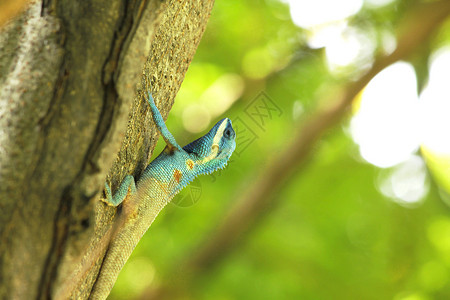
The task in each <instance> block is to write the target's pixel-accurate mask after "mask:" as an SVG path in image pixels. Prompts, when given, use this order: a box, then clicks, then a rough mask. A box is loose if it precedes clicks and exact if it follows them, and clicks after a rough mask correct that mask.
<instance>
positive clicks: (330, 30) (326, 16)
mask: <svg viewBox="0 0 450 300" xmlns="http://www.w3.org/2000/svg"><path fill="white" fill-rule="evenodd" d="M286 2H287V3H288V4H289V6H290V12H291V17H292V20H293V22H294V23H295V24H296V25H298V26H300V27H302V28H304V29H306V42H307V44H308V46H309V47H311V48H322V47H325V54H326V59H327V65H328V68H329V70H330V72H332V73H340V72H342V71H348V70H345V67H348V66H350V65H358V66H359V67H358V68H356V70H361V69H363V68H364V65H367V64H368V63H370V62H371V61H372V56H373V52H374V49H375V46H374V42H373V41H372V39H371V38H369V36H368V32H362V31H361V30H357V29H356V28H355V27H352V26H349V25H348V22H347V18H348V17H350V16H352V15H354V14H356V13H357V12H358V11H359V10H360V9H361V7H362V4H363V1H362V0H351V1H343V2H342V1H333V0H320V1H303V0H302V1H296V0H289V1H286ZM324 8H326V9H324ZM361 66H363V67H361Z"/></svg>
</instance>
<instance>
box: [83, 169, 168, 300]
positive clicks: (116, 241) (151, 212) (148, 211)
mask: <svg viewBox="0 0 450 300" xmlns="http://www.w3.org/2000/svg"><path fill="white" fill-rule="evenodd" d="M169 200H170V198H168V196H167V193H166V192H165V191H163V190H162V189H161V188H160V185H159V184H158V183H157V181H156V180H155V179H153V178H150V179H148V180H145V181H144V182H142V183H141V184H140V186H139V189H138V190H137V192H136V193H135V194H133V195H132V197H130V199H128V201H124V202H123V209H122V214H121V216H120V220H118V221H119V222H118V223H117V224H119V226H117V227H116V230H115V232H114V233H113V234H112V237H111V242H110V243H109V246H108V250H107V252H106V256H105V259H104V260H103V263H102V267H101V269H100V273H99V275H98V277H97V281H96V282H95V284H94V288H93V290H92V292H91V295H90V297H89V299H92V300H103V299H106V298H107V297H108V295H109V293H110V292H111V290H112V288H113V286H114V283H115V282H116V280H117V277H118V276H119V273H120V270H122V267H123V266H124V265H125V263H126V261H127V260H128V258H129V257H130V255H131V253H132V252H133V250H134V248H135V247H136V245H137V243H138V242H139V240H140V239H141V237H142V236H143V235H144V233H145V232H146V231H147V229H148V228H149V227H150V225H151V224H152V223H153V220H154V219H155V218H156V216H157V215H158V213H159V212H160V211H161V210H162V208H163V207H164V206H165V205H166V204H167V203H168V202H169ZM137 203H139V206H138V205H137ZM155 204H159V205H155Z"/></svg>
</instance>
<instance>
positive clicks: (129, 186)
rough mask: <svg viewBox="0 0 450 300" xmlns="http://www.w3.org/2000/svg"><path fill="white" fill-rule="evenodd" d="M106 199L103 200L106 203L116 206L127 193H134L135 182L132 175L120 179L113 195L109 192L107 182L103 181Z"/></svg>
mask: <svg viewBox="0 0 450 300" xmlns="http://www.w3.org/2000/svg"><path fill="white" fill-rule="evenodd" d="M105 191H106V199H104V200H103V201H104V202H105V203H107V204H108V205H112V206H118V205H119V204H120V203H122V202H123V200H124V199H125V198H126V197H127V195H128V193H130V194H131V195H132V194H134V193H136V184H135V182H134V177H133V176H132V175H127V176H125V178H124V179H123V180H122V183H121V184H120V186H119V188H118V189H117V191H116V193H115V194H114V197H113V196H112V194H111V188H110V187H109V185H108V183H106V182H105Z"/></svg>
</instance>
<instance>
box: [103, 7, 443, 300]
mask: <svg viewBox="0 0 450 300" xmlns="http://www.w3.org/2000/svg"><path fill="white" fill-rule="evenodd" d="M414 2H417V1H396V2H395V1H394V2H393V3H391V4H389V5H387V6H384V7H381V8H376V9H374V8H370V7H368V6H367V5H365V6H364V7H363V8H362V10H361V11H360V12H359V13H358V14H357V15H355V16H353V17H351V18H350V22H351V24H352V25H353V26H357V27H359V28H360V29H361V30H371V31H372V32H373V35H372V37H373V40H374V42H375V43H378V42H379V40H380V35H381V32H383V31H386V30H388V31H391V32H392V31H393V28H395V26H396V24H397V23H398V21H399V19H400V18H401V17H402V16H403V13H404V11H405V10H407V9H408V8H409V7H410V6H411V5H412V4H413V3H414ZM324 9H326V8H324ZM447 28H449V26H448V25H445V26H444V29H442V32H441V34H440V35H439V36H438V37H437V38H436V39H435V40H433V42H432V43H431V44H430V45H429V49H428V50H427V51H425V50H423V51H421V52H420V55H418V57H415V58H414V60H413V63H414V66H415V67H416V71H417V72H418V73H417V75H418V78H419V80H422V81H424V82H426V78H427V72H428V69H427V63H428V55H429V54H430V53H432V52H433V51H434V50H436V49H437V48H439V47H441V46H443V45H445V44H448V42H449V41H450V39H448V36H449V34H450V30H447ZM305 34H306V33H305V32H304V31H303V30H302V29H301V28H299V27H297V26H295V25H294V24H293V23H292V20H291V19H290V15H289V7H288V6H287V5H286V4H284V3H281V2H278V1H276V0H266V1H263V0H247V1H225V0H218V1H216V4H215V7H214V10H213V13H212V15H211V18H210V21H209V24H208V27H207V30H206V32H205V34H204V37H203V40H202V42H201V44H200V47H199V49H198V51H197V54H196V56H195V59H194V62H193V63H192V65H191V67H190V69H189V71H188V73H187V75H186V79H185V82H184V83H183V85H182V90H181V91H180V93H179V95H178V98H177V99H176V102H175V105H174V107H173V110H172V111H171V114H170V116H169V119H168V120H167V125H168V127H169V129H170V130H171V131H172V132H173V134H174V136H175V137H176V138H177V140H178V142H179V143H180V144H185V143H188V142H189V141H191V140H193V139H194V138H196V137H198V136H199V135H200V134H197V135H194V134H192V133H189V132H186V131H185V130H184V128H183V124H182V114H183V111H184V109H185V108H186V107H187V106H188V105H190V104H192V103H196V101H198V99H199V98H200V96H201V95H202V93H204V91H205V90H207V89H208V88H209V87H210V86H211V85H212V84H213V83H214V82H215V81H216V80H217V79H219V78H220V77H221V76H223V75H225V74H229V73H231V74H237V75H239V76H241V78H242V79H243V84H244V85H243V87H244V89H243V93H242V96H241V97H239V99H238V100H237V101H236V102H235V103H234V104H233V105H232V106H231V108H229V109H228V110H227V111H226V112H223V114H222V115H221V116H218V117H217V118H215V119H220V118H221V117H224V116H228V117H230V118H231V119H232V120H233V119H235V118H241V120H243V121H245V122H246V124H247V125H248V126H249V127H250V128H251V129H252V130H253V131H254V133H255V134H256V135H257V138H256V139H255V141H254V142H253V143H251V144H250V145H249V146H248V148H246V149H245V151H241V153H240V155H234V156H233V157H232V162H231V163H230V164H229V166H228V168H227V169H225V170H223V171H222V172H221V173H218V174H215V176H214V177H213V176H204V177H202V178H201V179H200V184H201V196H200V199H199V201H198V202H196V203H195V204H194V205H191V206H189V205H187V206H188V207H182V206H180V205H175V204H169V205H168V206H167V207H166V208H165V209H164V210H163V212H162V213H161V215H160V216H158V218H157V220H156V221H155V223H154V224H153V225H152V227H151V228H150V230H149V232H148V233H147V234H146V236H145V237H144V238H143V239H142V241H141V242H140V244H139V245H138V247H137V248H136V250H135V252H134V253H133V256H132V258H131V259H130V261H129V262H128V264H127V265H126V267H125V268H124V270H123V271H122V273H121V275H120V277H119V280H118V282H117V283H116V287H115V288H114V290H113V293H112V295H111V299H132V298H138V297H139V296H140V295H142V293H143V292H144V291H145V290H146V289H147V288H149V287H152V286H157V285H159V284H165V285H168V286H169V287H171V289H173V290H177V289H180V285H179V281H176V278H177V277H178V276H180V274H178V273H177V265H178V263H180V262H182V261H183V260H185V259H186V257H189V255H190V254H191V253H193V252H195V251H196V248H197V247H201V243H202V241H203V240H204V238H205V236H206V237H207V236H208V235H209V234H210V231H211V229H212V228H214V227H215V226H217V223H218V220H220V219H221V217H222V216H223V215H224V213H225V212H226V211H227V209H228V208H229V207H230V206H231V205H232V203H233V202H234V201H235V200H236V198H237V197H238V196H239V195H240V194H241V193H242V192H243V191H244V190H246V189H247V188H248V186H249V185H251V184H252V183H253V182H254V181H255V178H257V175H258V174H259V173H260V172H263V171H264V167H265V165H266V164H267V162H268V161H270V160H272V159H276V158H277V156H278V155H280V152H281V151H280V149H283V148H284V147H286V145H287V144H288V142H289V141H290V140H291V138H292V131H293V128H296V127H298V126H299V124H300V123H301V121H302V118H304V116H307V115H308V114H309V112H310V111H311V110H312V109H313V108H314V107H315V106H316V105H317V99H318V95H319V94H323V93H325V94H326V92H327V91H328V90H329V89H331V87H332V85H338V84H340V83H343V82H345V81H346V80H348V78H349V77H348V76H345V75H342V76H336V75H332V74H330V73H329V72H328V69H327V67H326V65H325V63H324V51H323V50H321V49H309V48H308V47H307V46H306V45H305V41H304V40H305V39H304V36H305ZM347 71H348V72H347V74H354V73H358V70H357V69H356V70H347ZM249 72H250V73H249ZM421 86H423V84H422V85H421ZM229 88H230V89H233V88H234V86H233V85H231V86H230V87H229ZM261 91H264V92H265V93H266V94H267V95H269V97H270V98H271V99H272V100H273V101H274V102H275V103H276V104H277V105H278V106H279V108H280V109H281V111H282V114H281V116H278V115H274V116H273V118H272V119H270V120H268V121H267V123H266V124H265V125H266V126H265V127H264V128H260V127H258V126H256V125H255V123H254V122H252V120H251V119H250V118H249V117H248V115H246V113H245V110H246V107H247V106H248V105H249V104H250V103H251V102H252V101H253V100H254V99H255V98H256V97H257V96H258V95H259V93H260V92H261ZM296 101H297V104H296V105H299V104H300V105H301V107H302V108H303V114H300V116H299V117H294V116H296V113H295V109H294V107H295V105H294V103H295V102H296ZM215 119H214V120H212V122H214V121H215ZM348 121H349V120H344V121H343V123H342V126H339V127H336V128H334V129H333V130H331V131H329V132H327V134H326V136H324V137H323V139H322V140H321V141H320V143H319V144H318V145H317V146H316V147H315V151H314V155H313V156H312V157H311V158H310V159H309V162H308V164H307V165H306V166H303V170H302V172H300V173H298V174H297V175H295V178H293V179H292V180H291V181H290V182H289V185H288V186H287V188H285V189H284V190H283V191H282V192H281V193H280V194H278V195H277V198H279V199H277V201H275V202H274V205H273V206H272V207H271V208H270V209H269V211H267V212H266V215H265V217H264V218H263V219H262V220H261V221H260V222H258V224H257V226H256V227H254V228H253V229H252V230H251V232H249V234H248V235H246V236H245V238H244V239H243V240H242V241H241V242H240V243H239V244H238V245H237V246H236V247H235V248H233V251H231V252H230V253H229V254H228V255H227V256H226V257H225V259H224V260H223V261H221V262H220V263H219V264H217V265H216V266H214V267H211V268H209V269H207V270H204V271H202V272H201V273H199V274H200V275H199V276H195V277H194V278H191V280H190V281H188V282H186V283H185V284H186V286H185V290H187V291H188V293H187V294H186V295H185V297H186V298H187V299H450V273H449V272H450V211H449V207H448V205H447V204H445V201H444V199H443V196H442V195H443V192H442V191H440V190H439V186H438V185H437V184H436V183H434V182H433V181H432V177H431V176H429V177H430V179H429V180H430V190H429V192H428V193H427V195H426V197H425V198H424V199H423V201H422V202H421V204H420V205H418V206H416V207H404V206H401V205H399V204H397V203H395V202H393V201H392V200H391V199H389V198H387V197H385V196H383V195H382V194H381V193H380V191H379V189H378V187H377V182H378V180H379V178H380V177H383V176H386V174H387V173H388V172H389V169H379V168H377V167H375V166H373V165H371V164H369V163H367V162H365V161H364V160H363V159H362V158H360V156H359V151H358V147H357V145H355V144H354V142H353V140H352V139H351V137H350V136H349V134H348V130H347V128H348ZM163 146H164V143H163V141H162V140H161V141H160V142H159V145H158V148H157V149H156V150H155V154H157V153H159V151H160V150H161V149H162V147H163ZM238 147H239V143H238ZM238 150H239V148H238ZM437 165H439V163H437ZM199 244H200V246H199ZM188 277H189V275H188ZM171 283H173V285H172V286H171Z"/></svg>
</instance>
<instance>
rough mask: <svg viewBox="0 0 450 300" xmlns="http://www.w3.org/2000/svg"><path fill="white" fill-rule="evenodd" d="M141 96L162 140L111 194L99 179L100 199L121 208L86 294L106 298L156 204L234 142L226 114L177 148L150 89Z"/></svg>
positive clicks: (220, 161) (217, 162) (218, 161)
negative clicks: (102, 195)
mask: <svg viewBox="0 0 450 300" xmlns="http://www.w3.org/2000/svg"><path fill="white" fill-rule="evenodd" d="M147 101H148V103H149V105H150V109H151V112H152V116H153V120H154V122H155V124H156V126H157V128H158V131H159V132H160V133H161V135H162V136H163V138H164V141H165V142H166V144H167V145H166V147H165V148H164V150H163V151H162V152H161V154H159V156H158V157H157V158H155V159H154V160H153V161H152V162H151V163H150V164H149V165H148V166H147V168H146V169H145V171H144V172H143V174H142V175H141V177H140V178H139V180H138V181H137V183H135V181H134V177H133V176H132V175H127V176H126V177H125V178H124V179H123V181H122V183H121V184H120V186H119V188H118V190H117V191H116V193H115V194H114V196H112V194H111V189H110V187H109V185H108V184H106V183H105V190H106V199H105V201H106V202H107V203H108V204H109V205H113V206H118V205H119V204H121V203H123V207H122V211H121V214H120V215H119V218H118V219H117V220H116V222H115V224H114V227H113V228H112V231H111V234H110V236H111V237H110V241H109V244H108V250H107V252H106V255H105V258H104V260H103V264H102V266H101V269H100V273H99V275H98V277H97V281H96V283H95V285H94V288H93V291H92V293H91V299H106V297H107V296H108V294H109V292H110V291H111V289H112V287H113V285H114V282H115V281H116V279H117V276H118V274H119V272H120V270H121V269H122V267H123V265H124V264H125V262H126V261H127V260H128V258H129V256H130V255H131V252H132V251H133V249H134V248H135V246H136V245H137V243H138V242H139V240H140V239H141V237H142V235H143V234H144V233H145V232H146V231H147V229H148V228H149V227H150V225H151V223H152V222H153V220H154V219H155V217H156V216H157V215H158V213H159V212H160V211H161V209H162V208H163V207H164V206H165V205H166V204H167V203H168V202H170V200H171V199H172V198H173V197H174V196H175V195H176V194H177V193H178V192H179V191H180V190H181V189H183V188H184V187H185V186H186V185H188V184H189V183H190V182H191V181H192V180H193V179H194V178H195V177H197V176H198V175H201V174H210V173H212V172H214V171H215V170H217V169H219V168H224V167H225V166H226V164H227V162H228V160H229V158H230V156H231V154H232V153H233V151H234V149H235V147H236V142H235V137H236V134H235V131H234V130H233V127H232V125H231V121H230V120H229V119H228V118H225V119H222V120H220V121H219V122H217V124H216V125H214V126H213V127H212V129H211V130H210V131H209V132H208V133H207V134H205V135H204V136H202V137H201V138H199V139H197V140H195V141H193V142H192V143H190V144H188V145H186V146H184V147H180V146H179V145H178V143H177V142H176V141H175V138H174V137H173V135H172V134H171V133H170V132H169V130H168V129H167V127H166V124H165V123H164V120H163V118H162V116H161V114H160V112H159V110H158V108H157V107H156V105H155V102H154V100H153V97H152V95H151V93H150V92H148V97H147Z"/></svg>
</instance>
